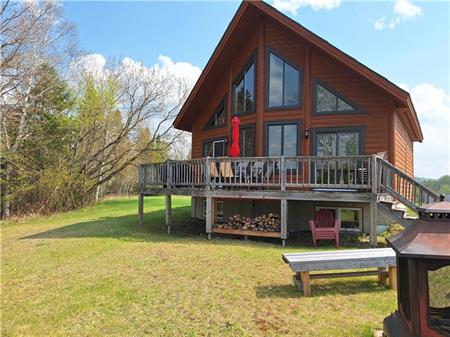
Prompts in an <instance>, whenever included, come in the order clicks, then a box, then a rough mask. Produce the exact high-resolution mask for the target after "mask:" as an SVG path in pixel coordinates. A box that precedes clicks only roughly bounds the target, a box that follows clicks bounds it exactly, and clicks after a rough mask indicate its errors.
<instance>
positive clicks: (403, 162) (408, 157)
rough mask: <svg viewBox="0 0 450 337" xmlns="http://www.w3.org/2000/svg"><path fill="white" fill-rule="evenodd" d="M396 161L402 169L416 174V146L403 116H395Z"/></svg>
mask: <svg viewBox="0 0 450 337" xmlns="http://www.w3.org/2000/svg"><path fill="white" fill-rule="evenodd" d="M394 135H395V137H394V139H395V140H394V162H393V164H394V165H395V166H396V167H398V168H399V169H400V170H402V171H404V172H405V173H407V174H409V175H410V176H414V146H413V142H412V140H411V137H410V136H409V135H408V131H407V129H406V127H405V124H404V122H403V121H402V118H401V116H400V115H399V114H398V113H396V114H395V116H394Z"/></svg>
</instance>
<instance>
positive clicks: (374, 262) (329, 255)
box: [283, 248, 397, 296]
mask: <svg viewBox="0 0 450 337" xmlns="http://www.w3.org/2000/svg"><path fill="white" fill-rule="evenodd" d="M283 260H284V262H286V263H289V267H290V268H291V269H292V271H294V272H295V275H294V283H295V284H296V285H297V287H298V288H299V289H300V290H301V289H303V293H304V295H305V296H311V282H310V280H314V279H321V278H336V277H352V276H367V275H377V276H378V282H379V283H380V284H386V282H387V279H388V278H389V285H390V287H391V288H392V289H394V290H396V289H397V269H396V257H395V252H394V251H393V250H392V249H391V248H373V249H354V250H338V251H336V250H334V251H322V252H315V253H294V254H283ZM360 268H377V269H375V270H365V271H351V272H332V273H324V274H322V273H321V274H310V272H312V271H322V270H343V269H360Z"/></svg>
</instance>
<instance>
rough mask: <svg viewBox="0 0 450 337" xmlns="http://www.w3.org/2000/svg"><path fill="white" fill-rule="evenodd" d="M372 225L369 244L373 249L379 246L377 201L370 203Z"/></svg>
mask: <svg viewBox="0 0 450 337" xmlns="http://www.w3.org/2000/svg"><path fill="white" fill-rule="evenodd" d="M369 213H370V224H369V226H370V227H369V243H370V245H371V246H372V247H376V246H377V224H378V204H377V201H376V199H374V200H372V201H371V202H370V212H369Z"/></svg>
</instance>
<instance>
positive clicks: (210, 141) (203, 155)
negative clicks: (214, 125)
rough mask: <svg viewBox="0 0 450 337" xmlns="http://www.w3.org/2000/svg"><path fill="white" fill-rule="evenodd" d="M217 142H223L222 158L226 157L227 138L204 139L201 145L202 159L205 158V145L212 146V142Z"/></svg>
mask: <svg viewBox="0 0 450 337" xmlns="http://www.w3.org/2000/svg"><path fill="white" fill-rule="evenodd" d="M219 141H223V142H224V144H223V145H224V147H223V149H224V156H225V157H226V155H227V146H228V137H227V136H223V137H215V138H209V139H205V140H204V141H203V143H202V157H203V158H206V153H205V145H206V144H207V143H212V144H213V145H214V142H219ZM211 158H220V157H211Z"/></svg>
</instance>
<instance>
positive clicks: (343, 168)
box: [139, 1, 438, 244]
mask: <svg viewBox="0 0 450 337" xmlns="http://www.w3.org/2000/svg"><path fill="white" fill-rule="evenodd" d="M200 33H201V32H199V34H200ZM393 62H397V60H393ZM235 116H237V117H238V119H239V120H238V121H237V120H236V119H233V118H234V117H235ZM236 124H239V125H236ZM174 126H175V128H177V129H180V130H184V131H188V132H191V133H192V159H191V160H188V161H169V162H166V163H159V164H148V165H143V166H142V167H141V168H140V186H141V187H140V194H139V195H140V199H139V200H140V205H139V211H140V212H139V213H140V216H141V217H140V219H141V221H142V212H143V200H144V196H145V195H155V194H165V195H166V201H167V209H166V216H167V224H168V225H170V195H172V194H182V195H191V196H192V216H193V217H195V218H201V219H205V220H206V232H207V233H208V234H211V233H228V232H229V233H233V234H242V235H252V233H250V234H249V232H248V231H245V230H230V231H228V232H227V230H226V228H221V226H217V224H220V222H227V221H229V220H228V219H229V217H232V216H236V215H238V214H239V215H241V216H244V217H248V218H255V217H258V216H261V215H263V214H265V215H267V214H269V213H273V214H277V215H279V216H280V220H279V221H280V223H281V228H280V231H279V232H278V231H275V232H273V233H272V232H271V233H264V232H257V233H253V234H256V235H261V236H274V237H278V238H281V239H282V240H283V242H284V240H285V239H286V238H287V237H288V235H289V233H290V232H293V231H301V230H308V220H309V219H311V218H312V217H313V216H314V212H315V211H317V210H318V209H323V208H326V209H330V210H332V212H333V214H334V216H335V217H336V218H337V219H340V220H341V230H342V231H360V232H366V233H370V237H371V243H372V244H376V231H377V224H379V223H386V222H388V221H392V220H394V221H403V220H404V219H403V215H404V212H403V211H404V209H405V207H404V206H407V207H408V208H411V209H413V210H414V209H416V208H417V207H419V206H420V205H421V204H422V203H424V202H430V201H434V200H437V198H438V196H437V195H436V194H435V193H434V192H432V191H430V190H428V189H427V188H426V187H424V186H422V185H421V184H420V183H419V182H417V181H416V180H414V178H413V175H414V157H413V144H414V142H421V141H422V140H423V135H422V131H421V128H420V125H419V121H418V118H417V114H416V111H415V110H414V105H413V103H412V101H411V97H410V95H409V93H408V92H406V91H404V90H403V89H401V88H399V87H398V86H396V85H395V84H393V83H392V82H390V81H389V80H387V79H386V78H384V77H383V76H381V75H380V74H378V73H376V72H374V71H373V70H371V69H369V68H367V67H366V66H364V65H363V64H361V63H360V62H358V61H357V60H355V59H354V58H352V57H351V56H349V55H347V54H345V53H344V52H342V51H341V50H339V49H337V48H336V47H334V46H333V45H331V44H330V43H328V42H327V41H325V40H323V39H322V38H320V37H319V36H317V35H315V34H314V33H313V32H311V31H309V30H308V29H306V28H305V27H303V26H301V25H300V24H298V23H297V22H295V21H293V20H291V19H290V18H288V17H287V16H285V15H283V14H282V13H280V12H279V11H277V10H276V9H274V8H273V7H271V6H270V5H268V4H266V3H264V2H260V1H254V2H253V1H252V2H243V3H242V4H241V6H240V7H239V9H238V11H237V12H236V14H235V16H234V17H233V19H232V21H231V23H230V24H229V26H228V28H227V30H226V31H225V33H224V35H223V37H222V38H221V40H220V41H219V44H218V45H217V47H216V49H215V50H214V53H213V54H212V56H211V58H210V59H209V61H208V63H207V65H206V67H205V69H204V70H203V72H202V74H201V76H200V78H199V79H198V81H197V83H196V85H195V87H194V88H193V90H192V92H191V93H190V95H189V97H188V99H187V101H186V102H185V104H184V106H183V107H182V109H181V111H180V113H179V115H178V116H177V118H176V120H175V122H174ZM233 128H236V130H238V133H239V150H240V151H239V155H238V157H232V156H230V148H231V145H232V143H233ZM399 205H400V206H399ZM395 207H397V208H395ZM400 207H403V209H401V208H400Z"/></svg>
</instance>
